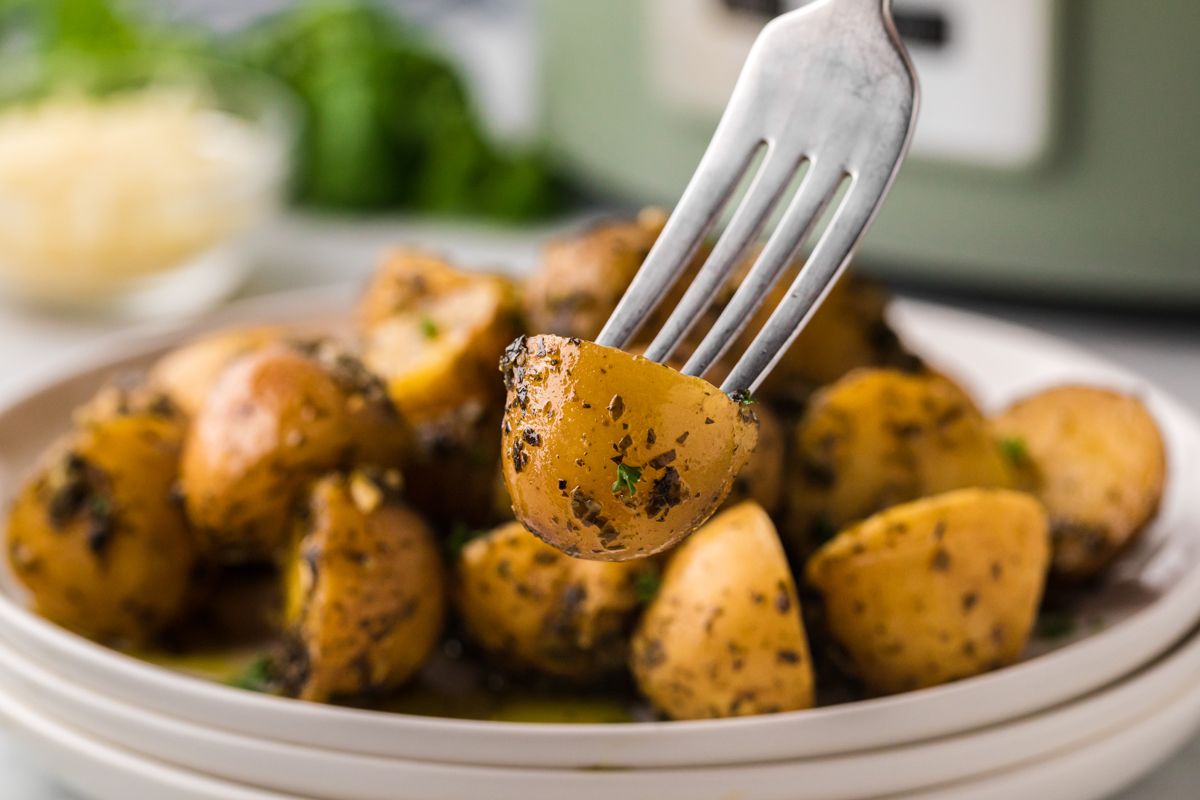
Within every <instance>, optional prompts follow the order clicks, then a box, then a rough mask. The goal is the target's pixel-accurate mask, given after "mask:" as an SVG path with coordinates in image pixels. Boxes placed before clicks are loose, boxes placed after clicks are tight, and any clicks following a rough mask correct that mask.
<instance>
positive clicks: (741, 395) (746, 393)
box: [729, 389, 758, 406]
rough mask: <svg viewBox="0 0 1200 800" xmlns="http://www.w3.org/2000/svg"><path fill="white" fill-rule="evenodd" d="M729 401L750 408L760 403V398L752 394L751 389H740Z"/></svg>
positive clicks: (730, 396)
mask: <svg viewBox="0 0 1200 800" xmlns="http://www.w3.org/2000/svg"><path fill="white" fill-rule="evenodd" d="M729 399H730V400H732V401H733V402H735V403H737V404H738V405H742V406H749V405H753V404H755V403H757V402H758V398H756V397H755V396H754V395H753V394H751V393H750V390H749V389H738V390H737V391H736V392H734V393H733V394H731V395H729Z"/></svg>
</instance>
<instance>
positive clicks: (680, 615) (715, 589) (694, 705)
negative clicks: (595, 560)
mask: <svg viewBox="0 0 1200 800" xmlns="http://www.w3.org/2000/svg"><path fill="white" fill-rule="evenodd" d="M630 667H631V669H632V670H633V674H634V677H635V679H636V680H637V684H638V688H639V689H640V690H641V691H642V693H643V694H644V695H645V696H646V697H647V698H648V699H649V700H650V702H651V703H653V704H654V706H655V707H656V708H657V709H659V710H660V711H662V712H663V713H665V714H666V715H667V716H669V717H672V718H673V719H705V718H713V717H736V716H745V715H750V714H770V713H775V712H779V711H796V710H799V709H803V708H809V707H811V706H812V705H813V670H812V659H811V658H810V655H809V650H808V640H807V638H806V637H805V633H804V624H803V622H802V621H801V616H800V603H799V600H798V598H797V595H796V586H795V582H794V581H793V580H792V574H791V571H790V570H789V569H788V563H787V557H786V556H785V555H784V552H783V547H782V545H781V544H780V542H779V537H778V536H777V535H776V533H775V526H774V525H772V524H771V519H770V517H768V516H767V514H766V512H765V511H763V509H762V507H760V506H759V505H758V504H756V503H753V502H747V503H743V504H741V505H739V506H736V507H734V508H732V509H729V510H727V511H722V512H721V513H720V514H718V515H717V516H716V517H714V518H713V519H712V520H711V521H710V522H709V523H708V524H706V525H705V526H704V527H702V528H701V529H700V530H698V531H696V533H694V534H692V536H691V538H689V539H688V540H687V541H685V542H684V543H683V544H681V545H680V546H679V548H678V549H677V550H676V551H675V552H674V553H672V554H671V559H670V561H669V562H668V564H667V568H666V571H665V572H664V573H663V577H662V584H661V586H660V587H659V590H658V594H657V596H656V597H655V598H654V600H653V602H652V603H651V604H650V607H649V608H647V609H646V613H645V615H644V616H643V617H642V620H641V622H640V623H639V624H638V628H637V631H636V632H635V634H634V638H633V655H632V657H631V659H630Z"/></svg>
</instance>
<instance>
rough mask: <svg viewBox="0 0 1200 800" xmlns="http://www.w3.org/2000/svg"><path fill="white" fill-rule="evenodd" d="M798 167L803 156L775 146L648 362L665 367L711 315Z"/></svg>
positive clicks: (653, 345)
mask: <svg viewBox="0 0 1200 800" xmlns="http://www.w3.org/2000/svg"><path fill="white" fill-rule="evenodd" d="M799 166H800V154H799V153H796V152H794V151H791V152H782V151H780V149H779V146H778V145H773V146H772V147H771V149H770V150H768V151H767V156H766V158H765V159H764V161H763V164H762V167H761V168H760V169H759V171H758V174H757V175H756V176H755V177H754V182H753V183H752V184H751V185H750V189H749V190H748V191H747V192H746V196H745V198H743V200H742V202H741V205H740V206H739V207H738V210H737V212H736V213H735V214H734V215H733V219H732V220H730V222H729V227H727V228H726V229H725V232H724V233H723V234H722V235H721V238H720V239H719V240H718V241H717V245H716V247H714V248H713V251H712V253H711V254H710V255H709V257H708V260H707V261H705V262H704V266H703V268H701V270H700V272H699V273H698V274H697V275H696V277H695V279H694V280H693V281H692V285H691V286H689V287H688V290H687V292H686V293H684V295H683V299H681V300H680V301H679V305H678V306H676V307H675V310H674V311H673V312H672V313H671V316H670V318H668V319H667V322H666V324H665V325H663V328H662V330H661V331H659V333H658V335H657V336H656V337H655V338H654V341H653V342H651V344H650V347H649V348H648V349H647V350H646V353H645V356H646V358H648V359H650V360H651V361H658V362H663V361H666V360H667V359H668V358H670V357H671V353H672V352H674V350H675V348H676V347H678V346H679V343H680V342H681V341H683V338H684V337H685V336H687V335H688V332H689V331H691V329H692V327H693V326H694V325H695V324H696V322H697V321H698V320H699V319H700V317H701V315H703V314H704V312H705V311H707V310H708V307H709V305H711V304H712V301H713V297H714V296H715V295H716V293H717V291H718V290H719V289H720V288H721V287H722V286H724V285H725V281H726V280H728V279H729V275H730V273H731V272H733V270H734V268H735V267H736V266H737V264H738V262H739V260H740V259H741V257H742V254H743V253H745V252H746V250H747V249H748V248H749V247H750V245H751V243H753V241H754V240H755V239H756V238H758V234H759V233H761V232H762V229H763V226H764V225H765V224H766V222H767V220H768V219H769V218H770V216H771V212H772V211H773V210H774V208H775V206H776V205H777V204H778V203H779V200H780V198H781V197H782V196H783V193H784V192H785V191H786V190H787V186H788V183H789V182H791V180H792V176H793V175H795V174H796V171H797V169H799Z"/></svg>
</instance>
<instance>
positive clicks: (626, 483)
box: [612, 464, 642, 497]
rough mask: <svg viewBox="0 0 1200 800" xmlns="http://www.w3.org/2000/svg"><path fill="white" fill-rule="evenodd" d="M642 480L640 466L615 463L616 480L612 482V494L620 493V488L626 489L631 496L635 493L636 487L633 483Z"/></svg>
mask: <svg viewBox="0 0 1200 800" xmlns="http://www.w3.org/2000/svg"><path fill="white" fill-rule="evenodd" d="M641 480H642V468H641V467H634V466H631V465H629V464H617V482H616V483H614V484H613V487H612V491H613V494H620V493H621V489H628V490H629V496H630V497H633V496H634V495H635V494H637V488H636V487H635V486H634V484H636V483H639V482H640V481H641Z"/></svg>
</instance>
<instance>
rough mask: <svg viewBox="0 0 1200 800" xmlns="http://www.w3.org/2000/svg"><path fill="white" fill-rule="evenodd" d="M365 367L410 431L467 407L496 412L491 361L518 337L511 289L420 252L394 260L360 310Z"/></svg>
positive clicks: (497, 392)
mask: <svg viewBox="0 0 1200 800" xmlns="http://www.w3.org/2000/svg"><path fill="white" fill-rule="evenodd" d="M359 317H360V320H361V322H362V336H363V363H365V364H366V365H367V366H368V367H369V368H370V369H371V370H373V371H374V372H376V373H377V374H378V375H380V376H381V377H382V378H383V380H384V382H385V383H386V384H387V387H388V393H389V394H390V395H391V398H392V401H393V402H394V403H395V404H396V406H397V408H399V409H400V411H401V413H402V414H404V415H405V416H406V417H407V418H408V419H410V420H412V422H413V423H414V424H416V423H420V422H424V421H426V420H430V419H434V418H436V417H437V416H438V415H440V414H442V413H443V412H445V411H446V410H448V409H451V408H458V407H460V406H462V405H464V404H466V403H470V402H477V403H483V404H484V405H492V404H495V405H497V406H498V405H499V404H500V403H501V401H502V399H503V396H504V387H503V384H502V383H501V382H500V379H499V377H498V376H497V375H496V362H497V361H499V359H500V356H501V354H503V352H504V348H505V347H506V346H507V345H508V343H509V342H511V341H512V340H513V338H514V337H516V336H517V335H518V334H519V333H521V325H520V323H519V310H518V305H517V296H516V289H515V287H514V286H513V285H512V284H511V283H510V282H509V281H507V280H506V279H504V278H501V277H498V276H495V275H484V274H478V273H466V272H462V271H459V270H456V269H454V268H453V267H451V266H449V265H448V264H446V263H445V262H443V261H441V260H440V259H438V258H435V257H433V256H430V255H428V254H425V253H422V252H419V251H408V250H402V251H397V252H395V253H393V254H392V255H391V256H390V257H389V258H388V259H387V260H386V261H385V262H384V265H383V267H382V268H381V269H380V270H379V272H378V273H377V274H376V276H375V279H374V280H373V281H372V283H371V285H370V287H368V289H367V292H366V294H365V295H364V296H363V299H362V301H361V305H360V309H359Z"/></svg>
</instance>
